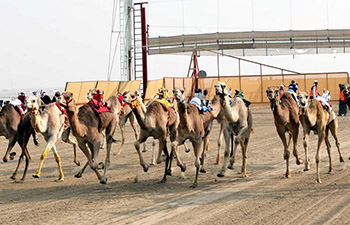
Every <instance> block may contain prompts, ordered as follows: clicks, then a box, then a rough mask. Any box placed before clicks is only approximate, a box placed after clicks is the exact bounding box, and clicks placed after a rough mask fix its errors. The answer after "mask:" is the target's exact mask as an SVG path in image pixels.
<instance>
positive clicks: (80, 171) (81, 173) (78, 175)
mask: <svg viewBox="0 0 350 225" xmlns="http://www.w3.org/2000/svg"><path fill="white" fill-rule="evenodd" d="M88 165H89V161H87V162H86V163H85V165H84V166H83V168H81V170H79V172H78V173H77V174H75V175H74V177H76V178H81V177H82V176H83V173H84V171H85V169H86V167H87V166H88Z"/></svg>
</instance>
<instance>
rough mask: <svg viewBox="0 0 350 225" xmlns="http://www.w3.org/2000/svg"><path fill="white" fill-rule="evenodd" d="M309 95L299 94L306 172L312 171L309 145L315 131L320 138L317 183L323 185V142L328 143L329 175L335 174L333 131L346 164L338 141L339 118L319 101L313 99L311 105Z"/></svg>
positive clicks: (317, 157) (316, 158)
mask: <svg viewBox="0 0 350 225" xmlns="http://www.w3.org/2000/svg"><path fill="white" fill-rule="evenodd" d="M307 98H308V95H307V94H306V93H304V92H300V93H299V94H298V99H299V102H300V121H301V123H302V125H303V128H304V129H303V130H304V148H305V171H306V170H309V169H310V165H309V155H308V143H309V136H310V133H311V131H314V133H315V134H317V136H318V143H317V151H316V156H315V160H316V182H317V183H321V178H320V172H319V162H320V148H321V144H322V142H323V141H325V142H326V147H327V152H328V158H329V170H328V172H329V173H332V172H333V167H332V158H331V144H330V142H329V139H328V136H329V131H331V133H332V136H333V137H334V140H335V145H336V146H337V149H338V153H339V161H340V162H342V163H343V162H344V159H343V156H342V154H341V152H340V148H339V146H340V144H339V140H338V118H337V117H336V116H335V113H334V112H333V111H330V112H327V110H325V109H324V108H323V107H322V104H321V102H320V101H319V100H318V99H313V100H312V102H311V103H310V104H308V101H307Z"/></svg>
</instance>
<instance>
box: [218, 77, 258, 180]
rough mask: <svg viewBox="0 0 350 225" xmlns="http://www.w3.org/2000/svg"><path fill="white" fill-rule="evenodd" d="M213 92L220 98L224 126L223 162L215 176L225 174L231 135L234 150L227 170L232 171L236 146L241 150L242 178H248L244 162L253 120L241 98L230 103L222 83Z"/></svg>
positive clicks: (224, 85) (235, 98) (236, 98)
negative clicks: (239, 146)
mask: <svg viewBox="0 0 350 225" xmlns="http://www.w3.org/2000/svg"><path fill="white" fill-rule="evenodd" d="M215 92H216V94H217V95H219V96H220V104H221V111H222V112H223V115H224V117H225V120H224V121H223V123H224V124H223V126H224V138H225V144H226V147H225V155H224V162H223V165H222V169H221V171H220V173H218V174H217V176H218V177H224V176H225V172H226V162H227V158H228V156H229V151H230V150H229V147H230V137H231V135H232V134H233V135H234V136H235V137H233V139H234V143H235V145H234V149H233V152H232V153H231V155H232V156H231V159H230V165H229V166H228V168H229V169H233V164H234V162H235V153H236V149H237V147H238V144H240V145H241V148H242V169H241V173H242V177H248V175H247V172H246V160H247V150H248V143H249V138H250V133H251V131H252V126H253V119H252V115H251V112H250V110H249V109H248V108H247V107H246V105H245V103H244V101H243V99H242V98H241V97H237V96H235V97H234V98H233V99H232V103H230V97H229V96H228V95H227V91H226V84H225V83H223V82H218V83H217V84H216V85H215Z"/></svg>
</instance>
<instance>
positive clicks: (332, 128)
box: [329, 119, 344, 163]
mask: <svg viewBox="0 0 350 225" xmlns="http://www.w3.org/2000/svg"><path fill="white" fill-rule="evenodd" d="M329 129H330V131H331V134H332V136H333V138H334V140H335V145H336V146H337V149H338V154H339V161H340V162H342V163H343V162H344V159H343V156H342V154H341V152H340V143H339V140H338V120H337V119H335V120H334V121H333V122H332V123H331V124H329Z"/></svg>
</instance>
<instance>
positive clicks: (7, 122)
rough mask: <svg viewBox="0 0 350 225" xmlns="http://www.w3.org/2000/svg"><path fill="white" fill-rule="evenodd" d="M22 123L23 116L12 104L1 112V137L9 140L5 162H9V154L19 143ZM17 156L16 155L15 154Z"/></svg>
mask: <svg viewBox="0 0 350 225" xmlns="http://www.w3.org/2000/svg"><path fill="white" fill-rule="evenodd" d="M20 122H21V116H20V114H19V113H18V112H17V111H16V109H15V107H14V106H13V105H12V104H8V105H6V106H5V107H3V108H2V110H1V111H0V136H5V138H6V139H8V140H9V143H8V146H7V150H6V153H5V155H4V157H3V159H2V160H3V161H4V162H8V161H9V153H10V151H11V150H12V148H13V146H15V144H16V141H17V129H18V125H19V123H20ZM13 155H15V153H13Z"/></svg>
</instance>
